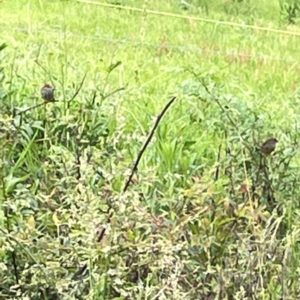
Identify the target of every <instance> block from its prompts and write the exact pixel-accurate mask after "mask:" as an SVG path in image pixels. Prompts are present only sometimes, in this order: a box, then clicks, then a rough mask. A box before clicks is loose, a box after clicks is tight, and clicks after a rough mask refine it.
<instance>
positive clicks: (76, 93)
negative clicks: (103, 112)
mask: <svg viewBox="0 0 300 300" xmlns="http://www.w3.org/2000/svg"><path fill="white" fill-rule="evenodd" d="M85 77H86V73H85V74H84V76H83V78H82V80H81V82H80V85H79V87H78V89H77V90H76V92H75V94H74V95H73V97H72V98H71V99H70V100H68V101H67V102H71V101H73V100H74V99H75V98H76V96H77V95H78V93H79V91H80V90H81V88H82V86H83V83H84V81H85Z"/></svg>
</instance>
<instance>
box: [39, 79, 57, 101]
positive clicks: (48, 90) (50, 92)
mask: <svg viewBox="0 0 300 300" xmlns="http://www.w3.org/2000/svg"><path fill="white" fill-rule="evenodd" d="M41 96H42V98H43V99H44V100H45V102H53V101H55V99H54V89H53V87H52V86H51V85H50V84H48V83H45V85H44V86H43V87H42V89H41Z"/></svg>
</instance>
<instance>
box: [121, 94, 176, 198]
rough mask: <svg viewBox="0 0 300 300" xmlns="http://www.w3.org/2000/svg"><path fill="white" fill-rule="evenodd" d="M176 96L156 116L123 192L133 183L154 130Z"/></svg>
mask: <svg viewBox="0 0 300 300" xmlns="http://www.w3.org/2000/svg"><path fill="white" fill-rule="evenodd" d="M175 99H176V97H173V98H172V99H171V100H170V101H169V102H168V103H167V105H166V106H165V107H164V109H163V110H162V111H161V113H160V114H159V115H158V116H157V118H156V121H155V123H154V126H153V127H152V129H151V131H150V133H149V135H148V137H147V139H146V142H145V143H144V145H143V147H142V148H141V150H140V152H139V154H138V157H137V159H136V162H135V163H134V165H133V167H132V170H131V173H130V175H129V177H128V179H127V181H126V183H125V186H124V189H123V193H125V192H126V191H127V189H128V187H129V185H130V183H131V180H132V177H133V175H134V173H135V172H136V170H137V168H138V165H139V162H140V160H141V158H142V156H143V154H144V152H145V150H146V149H147V147H148V145H149V143H150V141H151V139H152V137H153V135H154V132H155V130H156V128H157V126H158V124H159V122H160V121H161V119H162V117H163V116H164V114H165V113H166V111H167V110H168V108H169V107H170V106H171V104H172V103H173V102H174V101H175Z"/></svg>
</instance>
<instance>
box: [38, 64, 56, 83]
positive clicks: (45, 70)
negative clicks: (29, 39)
mask: <svg viewBox="0 0 300 300" xmlns="http://www.w3.org/2000/svg"><path fill="white" fill-rule="evenodd" d="M35 62H36V64H37V65H38V66H40V67H41V68H42V69H43V70H44V72H45V73H46V74H47V75H48V76H49V78H50V80H51V84H52V86H53V89H55V86H54V83H53V80H52V76H51V74H50V72H48V71H47V69H46V68H45V67H44V66H42V65H41V64H40V62H39V61H38V59H36V60H35Z"/></svg>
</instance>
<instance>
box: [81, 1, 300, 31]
mask: <svg viewBox="0 0 300 300" xmlns="http://www.w3.org/2000/svg"><path fill="white" fill-rule="evenodd" d="M76 1H77V2H81V3H87V4H93V5H99V6H104V7H110V8H118V9H124V10H130V11H138V12H142V13H147V14H153V15H160V16H167V17H174V18H181V19H188V20H195V21H202V22H207V23H215V24H221V25H227V26H233V27H242V28H251V29H255V30H261V31H268V32H274V33H279V34H287V35H295V36H300V32H295V31H288V30H280V29H274V28H270V27H260V26H255V25H246V24H239V23H235V22H228V21H219V20H213V19H205V18H200V17H192V16H183V15H179V14H174V13H169V12H163V11H156V10H151V9H146V10H145V9H142V8H137V7H130V6H123V5H122V6H121V5H116V4H109V3H100V2H96V1H91V0H76Z"/></svg>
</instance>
